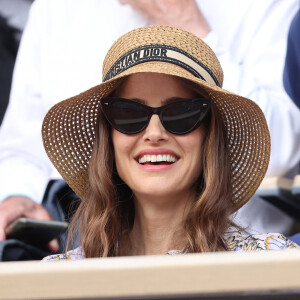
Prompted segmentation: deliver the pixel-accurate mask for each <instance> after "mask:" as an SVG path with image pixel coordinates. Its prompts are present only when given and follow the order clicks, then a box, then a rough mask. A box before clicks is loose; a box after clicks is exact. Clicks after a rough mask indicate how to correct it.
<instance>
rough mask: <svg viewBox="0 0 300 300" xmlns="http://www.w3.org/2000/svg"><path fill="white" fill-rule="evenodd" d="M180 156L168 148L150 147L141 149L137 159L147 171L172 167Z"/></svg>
mask: <svg viewBox="0 0 300 300" xmlns="http://www.w3.org/2000/svg"><path fill="white" fill-rule="evenodd" d="M178 159H179V156H178V155H177V154H176V153H175V152H174V151H171V150H168V149H150V150H149V149H148V150H143V151H141V152H140V153H139V154H138V155H137V157H136V158H135V160H136V161H137V163H138V164H139V166H140V167H141V168H142V169H144V170H147V171H162V170H167V169H170V168H172V167H173V166H174V164H175V163H176V162H177V161H178Z"/></svg>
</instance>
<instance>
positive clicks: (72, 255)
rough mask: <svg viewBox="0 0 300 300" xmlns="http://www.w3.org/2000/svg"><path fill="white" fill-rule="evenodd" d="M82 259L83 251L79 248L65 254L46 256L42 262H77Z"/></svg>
mask: <svg viewBox="0 0 300 300" xmlns="http://www.w3.org/2000/svg"><path fill="white" fill-rule="evenodd" d="M83 258H84V253H83V250H82V248H81V247H78V248H76V249H73V250H70V251H68V252H67V253H63V254H54V255H49V256H46V257H44V258H43V259H42V261H57V260H77V259H83Z"/></svg>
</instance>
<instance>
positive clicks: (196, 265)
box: [0, 249, 300, 300]
mask: <svg viewBox="0 0 300 300" xmlns="http://www.w3.org/2000/svg"><path fill="white" fill-rule="evenodd" d="M277 297H279V298H277ZM0 299H185V300H188V299H210V300H211V299H264V300H265V299H272V300H274V299H300V251H299V250H295V249H288V250H284V251H261V252H251V253H233V252H220V253H204V254H187V255H178V256H139V257H118V258H99V259H85V260H78V261H59V262H6V263H1V264H0Z"/></svg>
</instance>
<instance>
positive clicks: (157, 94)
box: [112, 73, 205, 197]
mask: <svg viewBox="0 0 300 300" xmlns="http://www.w3.org/2000/svg"><path fill="white" fill-rule="evenodd" d="M116 96H118V97H122V98H127V99H132V100H134V99H138V100H139V101H142V102H143V103H145V104H146V105H148V106H152V107H159V106H162V105H164V104H165V103H166V101H167V100H169V101H170V99H171V98H173V97H176V98H185V99H191V98H195V97H197V94H196V93H195V92H194V91H192V89H191V88H189V87H188V86H187V85H186V84H185V83H184V82H182V81H181V80H180V79H178V78H176V77H173V76H169V75H164V74H155V73H138V74H134V75H131V76H130V77H129V78H128V79H127V80H126V81H125V82H124V83H123V84H122V85H121V86H120V88H119V89H118V90H117V91H116ZM169 101H168V102H169ZM171 101H172V100H171ZM204 135H205V127H204V126H200V127H199V128H197V129H196V130H194V131H192V132H191V133H188V134H186V135H175V134H172V133H170V132H168V131H167V130H166V129H165V128H164V127H163V126H162V124H161V122H160V120H159V117H158V115H153V116H152V118H151V120H150V123H149V125H148V127H147V128H146V129H145V130H144V131H142V132H140V133H138V134H133V135H127V134H123V133H121V132H119V131H117V130H115V129H113V130H112V141H113V145H114V151H115V162H116V167H117V171H118V174H119V176H120V177H121V178H122V180H123V181H124V182H125V183H126V184H127V185H128V186H129V187H130V188H131V189H132V191H133V193H134V194H135V196H136V197H143V196H156V197H168V196H180V195H184V196H185V197H186V196H187V195H189V194H190V193H191V191H192V188H193V186H194V183H195V181H196V180H197V179H198V178H199V175H200V173H201V170H202V165H201V161H202V155H203V153H202V152H201V149H202V143H203V139H204ZM149 155H150V158H151V160H155V159H157V158H158V159H159V160H161V159H163V160H164V161H162V162H159V163H157V162H156V163H153V162H146V163H141V161H144V160H145V159H147V158H148V159H149ZM152 158H153V159H152ZM139 160H140V162H139ZM192 192H194V191H192Z"/></svg>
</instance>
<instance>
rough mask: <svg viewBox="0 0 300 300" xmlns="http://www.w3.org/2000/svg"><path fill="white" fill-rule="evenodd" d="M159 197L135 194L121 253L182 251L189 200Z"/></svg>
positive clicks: (146, 253) (184, 241)
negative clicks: (129, 228)
mask: <svg viewBox="0 0 300 300" xmlns="http://www.w3.org/2000/svg"><path fill="white" fill-rule="evenodd" d="M176 198H177V199H175V198H173V199H165V198H162V197H152V199H151V198H149V197H136V199H135V220H134V225H133V229H132V231H131V233H130V235H129V240H130V243H129V247H128V248H127V247H126V248H127V251H126V252H128V253H127V254H125V255H156V254H165V253H167V252H168V251H170V250H184V248H185V247H186V238H185V234H184V228H183V226H184V220H185V218H186V214H187V212H188V211H189V205H190V203H191V202H190V201H188V199H191V198H186V197H185V198H186V201H182V198H181V199H178V197H176Z"/></svg>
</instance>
